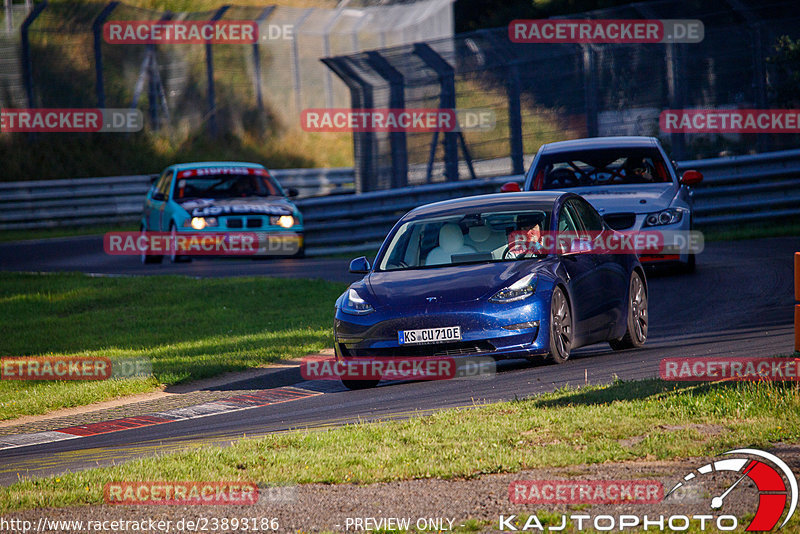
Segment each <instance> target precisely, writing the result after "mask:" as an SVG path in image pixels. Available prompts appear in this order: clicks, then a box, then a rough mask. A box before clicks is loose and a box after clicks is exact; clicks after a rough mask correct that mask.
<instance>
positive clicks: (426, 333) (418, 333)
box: [397, 326, 461, 345]
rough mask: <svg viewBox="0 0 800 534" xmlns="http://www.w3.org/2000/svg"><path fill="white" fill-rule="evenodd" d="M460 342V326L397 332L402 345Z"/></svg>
mask: <svg viewBox="0 0 800 534" xmlns="http://www.w3.org/2000/svg"><path fill="white" fill-rule="evenodd" d="M459 340H461V327H460V326H443V327H441V328H422V329H420V330H398V331H397V341H398V343H400V344H401V345H412V344H419V343H438V342H440V341H459Z"/></svg>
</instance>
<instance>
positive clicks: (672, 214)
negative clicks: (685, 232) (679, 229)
mask: <svg viewBox="0 0 800 534" xmlns="http://www.w3.org/2000/svg"><path fill="white" fill-rule="evenodd" d="M682 218H683V210H679V209H677V208H667V209H665V210H663V211H657V212H655V213H650V214H648V215H647V217H645V219H644V226H663V225H665V224H675V223H676V222H680V220H681V219H682Z"/></svg>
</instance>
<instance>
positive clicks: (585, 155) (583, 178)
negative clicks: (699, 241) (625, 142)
mask: <svg viewBox="0 0 800 534" xmlns="http://www.w3.org/2000/svg"><path fill="white" fill-rule="evenodd" d="M534 173H535V174H534V177H533V184H532V189H533V190H534V191H541V190H545V189H553V190H561V189H568V188H570V187H587V186H588V187H591V186H595V185H600V186H609V185H624V184H652V183H663V182H670V181H671V180H672V179H671V177H670V175H669V172H668V171H667V167H666V164H665V163H664V158H662V157H661V153H660V152H659V151H658V150H656V149H655V148H624V149H623V148H619V149H602V150H581V151H576V152H562V153H556V154H545V155H543V156H542V157H541V159H540V160H539V162H538V164H537V168H536V169H535V170H534Z"/></svg>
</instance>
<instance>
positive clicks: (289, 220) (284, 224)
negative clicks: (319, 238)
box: [269, 215, 297, 228]
mask: <svg viewBox="0 0 800 534" xmlns="http://www.w3.org/2000/svg"><path fill="white" fill-rule="evenodd" d="M269 223H270V224H271V225H272V226H280V227H281V228H291V227H292V226H294V225H295V224H297V221H295V218H294V217H292V216H291V215H280V216H275V215H273V216H272V217H270V218H269Z"/></svg>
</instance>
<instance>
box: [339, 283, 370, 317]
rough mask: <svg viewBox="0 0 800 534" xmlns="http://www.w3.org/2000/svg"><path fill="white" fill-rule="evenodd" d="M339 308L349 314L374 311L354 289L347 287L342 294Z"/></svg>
mask: <svg viewBox="0 0 800 534" xmlns="http://www.w3.org/2000/svg"><path fill="white" fill-rule="evenodd" d="M343 297H344V298H343V299H342V303H341V306H342V307H341V310H342V311H343V312H344V313H349V314H350V315H366V314H368V313H372V312H374V311H375V308H373V307H372V306H371V305H370V304H369V302H367V301H366V300H364V299H362V298H361V295H359V294H358V292H357V291H356V290H355V289H348V290H347V292H346V293H345V294H344V295H343Z"/></svg>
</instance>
